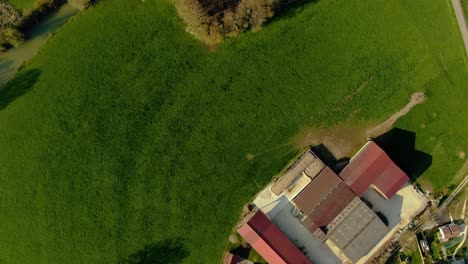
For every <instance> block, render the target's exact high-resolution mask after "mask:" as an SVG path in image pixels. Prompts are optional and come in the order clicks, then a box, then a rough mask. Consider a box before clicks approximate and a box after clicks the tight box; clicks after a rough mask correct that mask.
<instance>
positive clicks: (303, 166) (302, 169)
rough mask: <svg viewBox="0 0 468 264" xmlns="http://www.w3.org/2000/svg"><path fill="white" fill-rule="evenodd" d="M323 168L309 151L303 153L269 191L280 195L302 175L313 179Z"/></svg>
mask: <svg viewBox="0 0 468 264" xmlns="http://www.w3.org/2000/svg"><path fill="white" fill-rule="evenodd" d="M324 167H325V165H324V164H323V162H322V161H321V160H320V159H319V158H317V157H316V156H315V155H314V154H313V153H312V152H311V151H310V150H309V151H307V152H306V153H304V155H302V156H301V157H300V158H299V160H298V161H296V162H295V163H294V164H293V165H292V166H291V167H290V168H289V169H288V170H287V171H286V172H285V173H284V174H283V176H281V178H279V179H278V180H277V181H276V182H275V183H273V184H272V186H271V191H272V192H273V193H274V194H276V195H280V193H281V192H282V191H283V190H284V189H286V188H288V187H289V186H290V185H291V183H292V182H293V181H294V180H295V179H296V178H297V177H299V176H301V175H302V174H303V173H305V174H306V175H307V176H309V177H310V178H314V177H315V176H317V174H318V173H319V172H320V171H321V170H322V169H323V168H324Z"/></svg>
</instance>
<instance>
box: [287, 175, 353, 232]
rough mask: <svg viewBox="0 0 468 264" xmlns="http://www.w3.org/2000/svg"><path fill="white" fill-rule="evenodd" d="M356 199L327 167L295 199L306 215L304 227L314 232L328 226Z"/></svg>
mask: <svg viewBox="0 0 468 264" xmlns="http://www.w3.org/2000/svg"><path fill="white" fill-rule="evenodd" d="M354 197H355V195H354V193H353V192H352V191H351V190H350V189H349V188H348V186H346V184H344V182H343V181H342V180H341V179H340V178H339V177H338V176H337V175H336V174H335V173H334V172H333V171H332V170H331V169H330V168H329V167H326V168H325V169H324V170H323V171H322V172H321V173H320V174H319V175H318V176H317V177H316V178H315V179H314V180H313V181H312V182H310V183H309V185H307V186H306V187H305V188H304V189H303V190H302V192H301V193H299V195H297V196H296V197H295V199H294V203H295V204H296V206H297V207H298V208H299V209H300V210H301V211H302V212H303V213H304V214H305V215H306V218H305V219H304V221H303V225H304V226H306V227H307V228H308V229H309V231H311V232H314V231H315V229H316V228H317V227H325V226H326V225H328V224H329V223H330V222H331V221H332V220H333V219H334V218H335V217H336V216H337V215H338V214H339V213H340V212H341V211H342V210H343V209H344V208H345V207H346V206H347V205H348V204H349V203H350V202H351V201H352V200H353V198H354Z"/></svg>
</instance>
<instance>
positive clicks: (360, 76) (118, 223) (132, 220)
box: [0, 0, 468, 263]
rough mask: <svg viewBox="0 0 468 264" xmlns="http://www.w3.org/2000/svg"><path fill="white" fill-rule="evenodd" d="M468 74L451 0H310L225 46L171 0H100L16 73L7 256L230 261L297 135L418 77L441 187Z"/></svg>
mask: <svg viewBox="0 0 468 264" xmlns="http://www.w3.org/2000/svg"><path fill="white" fill-rule="evenodd" d="M467 73H468V67H467V57H466V55H465V54H464V49H463V47H462V41H461V39H460V36H459V33H458V27H457V25H456V24H455V19H454V17H453V14H452V9H451V6H450V4H449V1H448V0H446V1H425V0H413V1H403V0H401V1H398V0H391V1H383V0H377V1H376V0H362V1H345V0H321V1H317V2H313V3H312V2H311V3H309V4H306V5H304V6H301V7H297V8H295V9H293V10H290V11H289V12H287V13H283V14H280V15H279V16H278V17H277V18H276V19H275V20H274V21H272V22H271V23H269V24H268V25H267V26H266V27H265V28H264V29H263V30H261V31H260V32H256V33H247V34H244V35H242V36H239V37H236V38H232V39H229V40H228V41H227V42H225V43H224V44H222V45H221V46H220V47H218V49H217V50H216V51H214V52H213V51H208V50H207V49H206V47H204V46H203V45H202V44H201V43H199V42H198V41H196V40H195V39H193V38H192V37H191V36H190V35H189V34H187V33H186V32H185V30H184V25H183V24H182V22H181V21H180V19H179V18H178V17H177V15H176V13H175V10H174V8H173V6H172V4H171V3H169V1H165V0H146V1H144V3H143V2H141V1H136V0H135V1H129V0H120V1H118V0H115V1H101V2H100V3H99V4H97V6H95V7H93V8H91V9H89V10H87V11H85V12H83V13H81V14H80V15H78V17H76V18H74V19H72V20H71V21H70V23H68V24H67V25H66V26H65V27H64V28H63V29H62V30H60V31H59V32H58V33H57V34H55V35H54V36H53V37H52V38H51V39H50V40H49V41H48V43H47V44H46V45H45V47H43V48H42V49H41V50H40V52H39V54H38V55H37V56H36V57H35V58H34V59H33V60H32V61H31V62H29V63H27V65H26V66H25V67H24V68H23V69H22V71H21V72H20V73H19V74H18V75H17V77H16V78H15V79H13V80H12V81H11V82H10V83H8V84H7V85H5V86H4V87H2V88H0V127H1V130H0V149H1V150H2V151H1V152H0V163H1V166H0V223H1V225H0V234H2V235H1V236H0V262H5V263H70V262H73V263H115V262H117V261H122V263H135V262H132V260H135V259H144V258H151V259H153V260H161V259H165V260H168V261H169V260H170V261H172V263H178V262H181V263H218V261H219V260H220V258H221V257H222V254H223V251H224V249H225V248H224V246H225V245H226V240H227V237H228V235H229V233H230V232H231V228H232V226H234V224H235V222H236V220H237V218H238V216H239V214H240V212H241V209H242V206H243V204H244V203H246V202H247V201H248V200H249V199H251V197H252V196H253V195H254V194H255V193H256V192H258V191H259V190H260V189H261V188H262V187H263V186H264V185H265V184H266V183H267V182H268V181H270V179H271V177H272V176H274V175H275V174H276V173H277V172H278V171H279V170H281V168H283V166H284V165H285V164H287V162H288V161H289V160H290V159H291V158H292V157H293V156H295V155H296V154H297V153H298V151H299V148H298V147H297V146H296V145H294V144H292V143H291V138H294V137H295V135H296V134H298V133H301V131H302V130H303V129H304V128H306V127H307V128H328V127H333V126H336V125H338V124H339V125H341V126H346V127H366V126H368V125H373V124H377V123H380V122H382V121H383V120H385V119H386V118H388V117H389V116H390V115H391V114H392V113H393V112H395V111H397V110H399V109H400V108H401V107H403V106H404V105H405V104H406V103H407V101H408V100H409V97H410V95H411V94H413V93H414V92H416V91H423V92H425V93H426V97H427V99H426V101H425V102H424V103H423V104H421V105H418V106H416V107H414V108H413V109H412V110H411V112H410V113H408V114H407V115H405V116H404V117H403V118H402V119H400V120H399V121H398V122H397V123H396V126H397V127H400V128H402V129H406V130H409V131H412V132H415V133H416V146H415V147H416V149H418V150H421V151H424V152H426V153H428V154H429V155H431V156H432V165H431V166H430V167H429V169H428V170H427V171H425V173H424V174H423V175H422V176H421V177H420V178H419V179H418V180H419V181H421V182H422V183H423V184H425V185H426V186H431V187H432V188H433V189H434V191H443V190H444V188H445V187H447V186H449V185H450V184H452V182H451V181H452V180H453V177H454V175H455V173H456V172H457V170H458V169H459V168H460V167H461V165H462V164H463V162H464V161H465V158H464V156H463V157H462V155H461V153H462V152H463V153H465V152H467V151H468V148H467V146H468V142H467V141H466V135H467V134H468V124H467V121H468V120H467V119H466V116H468V109H467V108H466V107H464V105H465V104H466V98H467V95H468V90H467V89H466V87H467V84H468V80H467V76H468V74H467ZM454 183H456V182H454ZM169 257H172V258H169ZM167 263H171V262H167Z"/></svg>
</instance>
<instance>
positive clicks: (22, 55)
mask: <svg viewBox="0 0 468 264" xmlns="http://www.w3.org/2000/svg"><path fill="white" fill-rule="evenodd" d="M76 13H78V10H77V9H74V8H73V7H71V6H70V5H69V4H64V5H63V6H61V7H60V8H59V9H58V10H57V11H55V12H53V13H51V14H50V15H48V16H46V17H45V18H43V19H42V20H41V21H40V22H39V23H38V24H36V25H35V26H34V27H33V29H32V30H31V32H30V33H28V34H27V35H26V38H27V41H26V42H25V43H24V44H22V45H21V46H20V47H18V48H13V49H10V50H8V51H7V52H4V53H0V85H2V84H4V83H6V82H7V81H8V80H9V79H11V78H12V77H13V76H14V75H15V73H16V72H17V71H18V69H19V68H20V67H21V65H22V64H23V63H24V62H26V61H28V60H30V59H31V58H32V57H34V55H36V53H37V51H38V50H39V48H40V47H41V46H42V45H43V44H44V43H45V42H46V41H47V39H48V38H49V33H53V32H56V31H57V30H58V29H59V28H60V27H61V26H63V25H64V24H65V23H66V22H67V21H68V20H69V19H70V18H71V17H73V16H74V15H76Z"/></svg>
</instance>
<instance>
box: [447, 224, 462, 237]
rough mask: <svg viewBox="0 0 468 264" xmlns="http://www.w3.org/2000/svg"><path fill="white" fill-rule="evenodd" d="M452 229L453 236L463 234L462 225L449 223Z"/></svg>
mask: <svg viewBox="0 0 468 264" xmlns="http://www.w3.org/2000/svg"><path fill="white" fill-rule="evenodd" d="M449 228H450V231H452V237H456V236H459V235H460V234H461V229H460V226H459V225H457V224H450V225H449Z"/></svg>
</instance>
